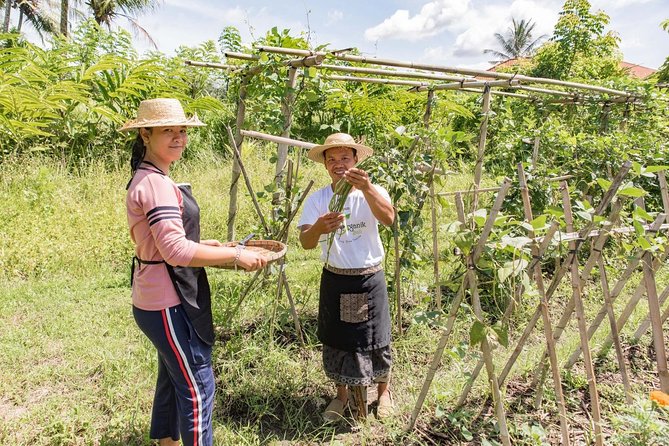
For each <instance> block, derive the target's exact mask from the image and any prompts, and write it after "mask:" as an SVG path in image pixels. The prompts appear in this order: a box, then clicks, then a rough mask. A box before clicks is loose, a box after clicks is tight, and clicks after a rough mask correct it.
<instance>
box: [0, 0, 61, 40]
mask: <svg viewBox="0 0 669 446" xmlns="http://www.w3.org/2000/svg"><path fill="white" fill-rule="evenodd" d="M0 5H4V8H5V17H4V22H3V27H2V29H3V32H5V33H6V32H9V24H10V19H11V10H12V8H16V9H18V11H19V22H18V24H17V26H16V29H17V30H18V31H21V28H22V27H23V22H24V20H25V21H27V22H28V23H30V25H32V27H33V28H34V29H35V31H36V32H37V34H39V36H40V37H41V38H42V40H44V38H45V37H46V35H49V34H54V33H55V32H56V31H57V30H58V22H57V20H56V18H55V15H54V11H53V10H52V9H51V7H50V5H49V4H48V2H46V1H40V0H22V1H17V0H5V1H4V2H0Z"/></svg>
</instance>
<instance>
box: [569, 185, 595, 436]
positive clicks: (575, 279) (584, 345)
mask: <svg viewBox="0 0 669 446" xmlns="http://www.w3.org/2000/svg"><path fill="white" fill-rule="evenodd" d="M562 207H563V209H564V218H565V222H566V223H567V231H569V232H572V231H573V227H574V223H573V219H572V214H571V199H570V198H569V187H568V186H567V182H566V181H565V182H563V183H562ZM577 248H578V246H577V245H576V242H575V241H570V242H569V250H570V251H571V252H572V254H573V255H576V250H577ZM571 284H572V296H573V298H574V303H575V308H576V318H577V321H578V331H579V335H580V338H581V350H582V351H583V362H584V367H585V374H586V376H587V379H588V389H589V393H590V405H591V406H592V421H593V425H594V426H593V427H594V431H595V444H597V446H603V445H604V436H603V432H602V417H601V413H600V406H599V393H598V392H597V380H596V377H595V369H594V367H593V365H592V357H591V354H590V345H589V344H588V328H587V325H586V320H585V310H584V308H583V300H582V299H581V287H582V286H583V285H582V283H581V278H580V275H579V273H578V262H577V261H573V262H571Z"/></svg>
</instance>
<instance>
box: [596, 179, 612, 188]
mask: <svg viewBox="0 0 669 446" xmlns="http://www.w3.org/2000/svg"><path fill="white" fill-rule="evenodd" d="M597 184H599V187H601V188H602V190H605V191H606V190H609V187H611V182H610V181H609V180H605V179H604V178H597Z"/></svg>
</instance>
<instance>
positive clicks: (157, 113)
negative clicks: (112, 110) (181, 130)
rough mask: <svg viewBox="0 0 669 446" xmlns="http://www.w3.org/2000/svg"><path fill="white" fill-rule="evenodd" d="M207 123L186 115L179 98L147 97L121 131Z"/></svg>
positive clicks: (203, 124)
mask: <svg viewBox="0 0 669 446" xmlns="http://www.w3.org/2000/svg"><path fill="white" fill-rule="evenodd" d="M205 125H206V124H205V123H203V122H202V121H200V120H199V119H198V118H197V115H193V116H191V117H190V118H187V117H186V113H184V109H183V108H182V107H181V103H180V102H179V100H178V99H168V98H158V99H147V100H144V101H142V102H140V103H139V108H138V109H137V117H136V118H135V119H131V120H130V121H128V122H126V123H125V124H124V125H123V127H121V128H120V129H118V130H119V132H127V131H130V130H134V129H139V128H144V127H169V126H183V127H202V126H205Z"/></svg>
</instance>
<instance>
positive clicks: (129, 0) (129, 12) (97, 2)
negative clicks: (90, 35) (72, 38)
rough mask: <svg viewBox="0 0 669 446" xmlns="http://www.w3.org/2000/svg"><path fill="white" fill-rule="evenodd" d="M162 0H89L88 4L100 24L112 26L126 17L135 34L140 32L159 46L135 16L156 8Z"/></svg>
mask: <svg viewBox="0 0 669 446" xmlns="http://www.w3.org/2000/svg"><path fill="white" fill-rule="evenodd" d="M159 3H160V0H87V1H86V5H88V7H90V8H91V10H92V11H93V18H94V19H95V21H96V22H97V23H98V25H102V24H105V25H107V27H111V25H112V22H114V21H116V19H118V18H119V17H122V18H124V19H126V20H127V21H128V22H129V23H130V26H131V27H132V29H133V31H134V32H135V34H139V35H140V36H142V37H144V38H145V39H147V40H148V41H149V43H150V44H151V45H153V46H154V47H155V48H157V46H156V43H155V42H154V41H153V39H152V38H151V36H150V35H149V33H148V32H147V31H146V30H145V29H144V28H142V27H141V26H140V25H139V22H137V19H136V18H135V17H134V15H136V14H137V13H140V12H144V11H147V10H151V9H154V8H155V7H157V6H158V4H159Z"/></svg>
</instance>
